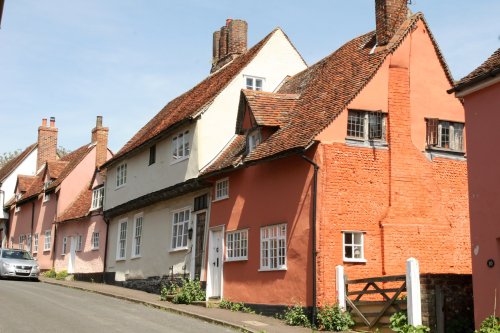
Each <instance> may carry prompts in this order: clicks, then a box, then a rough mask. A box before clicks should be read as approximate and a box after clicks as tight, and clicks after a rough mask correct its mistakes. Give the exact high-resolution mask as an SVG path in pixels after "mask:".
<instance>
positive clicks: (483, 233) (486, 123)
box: [464, 83, 500, 328]
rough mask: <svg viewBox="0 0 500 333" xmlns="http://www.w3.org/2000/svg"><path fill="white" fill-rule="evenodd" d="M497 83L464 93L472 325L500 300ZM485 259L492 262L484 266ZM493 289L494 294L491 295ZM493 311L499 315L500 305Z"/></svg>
mask: <svg viewBox="0 0 500 333" xmlns="http://www.w3.org/2000/svg"><path fill="white" fill-rule="evenodd" d="M498 96H500V83H496V84H495V85H493V86H490V87H487V88H484V89H482V90H480V91H477V92H475V93H472V94H470V95H466V96H465V97H464V105H465V116H466V121H467V128H468V131H469V132H468V133H469V135H468V136H467V148H468V152H467V163H468V167H469V200H470V219H471V242H472V272H473V276H472V278H473V287H474V317H475V318H474V319H475V323H476V328H479V324H480V323H481V322H482V321H483V320H484V318H486V317H487V316H489V315H491V314H493V308H494V303H495V299H496V302H497V304H499V303H498V302H499V300H500V222H499V221H500V211H499V210H498V209H497V207H498V206H500V172H498V168H499V166H500V146H499V145H498V124H499V123H500V113H499V112H498V111H499V110H500V98H499V97H498ZM488 259H493V260H494V261H495V266H494V267H492V268H489V267H488V266H487V264H486V263H487V261H488ZM495 293H496V295H495ZM496 309H497V310H496V311H497V312H496V313H495V315H496V316H497V317H500V306H498V305H497V308H496Z"/></svg>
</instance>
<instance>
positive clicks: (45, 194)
mask: <svg viewBox="0 0 500 333" xmlns="http://www.w3.org/2000/svg"><path fill="white" fill-rule="evenodd" d="M47 201H50V193H46V192H44V193H43V202H47Z"/></svg>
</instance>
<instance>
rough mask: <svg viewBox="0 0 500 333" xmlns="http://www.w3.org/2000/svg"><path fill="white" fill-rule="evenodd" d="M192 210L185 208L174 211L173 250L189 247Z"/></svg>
mask: <svg viewBox="0 0 500 333" xmlns="http://www.w3.org/2000/svg"><path fill="white" fill-rule="evenodd" d="M189 219H190V210H189V209H183V210H181V211H177V212H174V213H173V220H172V246H171V247H172V250H176V249H183V248H186V247H187V239H188V227H189Z"/></svg>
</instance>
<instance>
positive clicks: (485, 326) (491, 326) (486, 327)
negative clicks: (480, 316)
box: [475, 316, 500, 333]
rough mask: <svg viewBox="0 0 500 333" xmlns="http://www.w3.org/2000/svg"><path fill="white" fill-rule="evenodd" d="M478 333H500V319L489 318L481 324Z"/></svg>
mask: <svg viewBox="0 0 500 333" xmlns="http://www.w3.org/2000/svg"><path fill="white" fill-rule="evenodd" d="M475 332H476V333H500V318H498V317H495V316H489V317H488V318H486V319H485V320H483V322H482V323H481V327H480V328H479V331H475Z"/></svg>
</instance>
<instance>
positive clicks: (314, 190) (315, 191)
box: [302, 155, 319, 326]
mask: <svg viewBox="0 0 500 333" xmlns="http://www.w3.org/2000/svg"><path fill="white" fill-rule="evenodd" d="M302 158H303V159H304V160H306V161H307V162H308V163H309V164H311V165H312V166H313V167H314V176H313V188H312V199H313V202H312V221H311V223H312V274H313V278H312V297H313V309H312V324H313V326H316V314H317V312H318V308H317V307H316V303H317V302H316V298H317V297H316V256H317V254H318V253H317V252H316V203H317V200H318V199H317V196H318V170H319V166H318V165H317V164H316V163H315V162H314V161H313V160H311V159H310V158H308V157H307V156H305V155H302Z"/></svg>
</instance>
